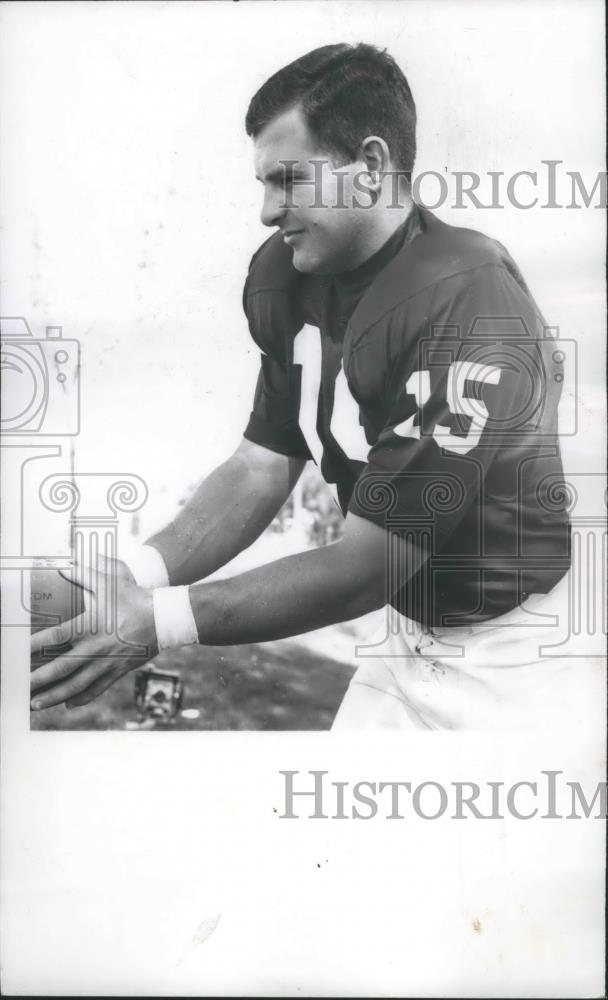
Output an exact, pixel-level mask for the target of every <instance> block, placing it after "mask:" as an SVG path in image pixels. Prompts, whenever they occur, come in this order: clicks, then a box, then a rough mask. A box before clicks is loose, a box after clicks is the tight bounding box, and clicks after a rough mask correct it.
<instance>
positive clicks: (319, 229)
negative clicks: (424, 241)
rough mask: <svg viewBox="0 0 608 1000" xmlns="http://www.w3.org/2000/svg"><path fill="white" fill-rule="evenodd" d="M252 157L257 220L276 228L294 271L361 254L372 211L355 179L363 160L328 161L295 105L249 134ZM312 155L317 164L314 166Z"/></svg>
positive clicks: (340, 267)
mask: <svg viewBox="0 0 608 1000" xmlns="http://www.w3.org/2000/svg"><path fill="white" fill-rule="evenodd" d="M254 159H255V168H256V177H257V178H258V180H260V181H261V182H262V183H263V185H264V204H263V207H262V213H261V219H262V222H263V223H264V225H265V226H277V227H278V228H279V229H280V231H281V233H282V234H283V239H284V240H285V243H286V244H287V245H288V246H290V247H291V249H292V250H293V263H294V267H296V268H297V270H298V271H309V272H313V273H315V274H340V273H341V272H344V271H350V270H352V268H354V267H356V266H357V264H359V263H360V262H361V260H364V259H365V256H366V251H365V244H366V235H367V233H368V231H369V229H370V223H371V216H372V215H373V211H372V210H371V209H370V208H369V207H368V206H369V205H370V201H371V199H370V197H369V195H368V194H367V193H366V192H365V191H364V190H363V187H362V184H361V180H360V178H361V177H362V176H365V174H364V172H365V164H364V162H363V161H360V162H355V163H350V164H347V165H346V166H341V167H339V168H338V167H333V166H332V164H331V162H330V156H329V154H328V153H326V152H324V151H323V150H320V149H319V147H318V145H317V143H316V140H315V139H314V137H313V136H312V135H311V134H310V132H309V130H308V127H307V125H306V122H305V121H304V118H303V116H302V113H301V112H300V110H299V109H298V108H294V109H292V110H290V111H286V112H284V113H283V114H281V115H278V116H277V117H276V118H274V119H273V120H272V121H271V122H270V123H269V124H268V125H267V126H266V127H265V128H264V129H262V131H261V132H260V133H259V134H258V135H257V136H256V138H255V140H254ZM315 160H316V161H323V166H322V167H321V165H320V164H318V163H317V166H316V167H315V165H314V163H313V162H311V161H315ZM285 161H288V166H287V167H286V166H285V165H284V164H285ZM294 161H295V162H294ZM355 178H359V180H357V181H356V182H355V183H357V184H358V185H359V187H358V188H355V187H354V186H353V182H354V181H355ZM355 202H358V203H359V206H366V207H357V205H356V204H355ZM338 206H339V207H338Z"/></svg>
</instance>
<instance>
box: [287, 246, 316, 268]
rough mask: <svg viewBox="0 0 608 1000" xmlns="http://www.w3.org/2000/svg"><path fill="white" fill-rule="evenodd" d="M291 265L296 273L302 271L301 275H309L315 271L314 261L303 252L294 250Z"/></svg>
mask: <svg viewBox="0 0 608 1000" xmlns="http://www.w3.org/2000/svg"><path fill="white" fill-rule="evenodd" d="M292 263H293V266H294V267H295V269H296V271H302V273H303V274H310V273H312V272H313V271H314V269H315V261H314V260H313V259H312V258H311V256H310V254H307V253H305V252H304V251H303V250H295V249H294V251H293V258H292Z"/></svg>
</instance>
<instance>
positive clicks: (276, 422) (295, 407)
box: [243, 238, 310, 459]
mask: <svg viewBox="0 0 608 1000" xmlns="http://www.w3.org/2000/svg"><path fill="white" fill-rule="evenodd" d="M281 249H282V248H281V247H280V246H277V245H276V242H275V241H274V240H273V239H272V238H271V240H270V241H268V243H266V244H264V246H263V247H262V248H261V250H260V251H258V253H257V254H256V255H255V257H254V258H253V261H252V263H251V266H250V269H249V274H248V276H247V281H246V283H245V289H244V293H243V307H244V309H245V314H246V316H247V322H248V324H249V331H250V333H251V336H252V338H253V340H254V341H255V343H256V344H257V345H258V347H260V348H261V350H262V354H261V358H260V369H259V374H258V380H257V385H256V389H255V394H254V399H253V408H252V412H251V415H250V418H249V422H248V424H247V427H246V428H245V432H244V436H245V437H246V438H247V440H249V441H253V442H254V443H255V444H259V445H261V446H262V447H264V448H269V449H270V450H271V451H276V452H278V453H279V454H281V455H289V456H293V457H294V458H302V459H308V458H310V452H309V450H308V447H307V445H306V442H305V440H304V436H303V434H302V431H301V430H300V427H299V423H298V417H299V408H300V379H301V374H300V369H299V366H297V365H294V363H293V341H294V337H295V335H296V333H297V331H298V321H297V319H296V316H295V313H294V309H293V307H292V296H291V294H290V280H291V277H292V276H291V274H290V272H289V270H288V269H287V262H286V261H284V260H283V259H282V258H279V259H278V260H277V256H278V255H279V254H280V253H281Z"/></svg>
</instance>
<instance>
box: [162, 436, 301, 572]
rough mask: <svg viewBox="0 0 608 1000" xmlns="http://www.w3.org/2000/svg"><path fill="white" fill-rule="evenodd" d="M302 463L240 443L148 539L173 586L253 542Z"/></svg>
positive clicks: (210, 569)
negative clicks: (159, 557) (162, 562)
mask: <svg viewBox="0 0 608 1000" xmlns="http://www.w3.org/2000/svg"><path fill="white" fill-rule="evenodd" d="M303 464H304V463H302V462H298V461H297V460H293V459H289V458H286V457H285V456H281V455H276V456H273V455H271V454H270V453H267V452H265V449H259V448H257V446H255V445H249V444H248V443H247V442H243V445H242V446H241V447H240V448H239V449H237V451H236V452H235V454H234V455H232V456H231V458H229V459H228V461H226V462H224V463H223V464H222V465H221V466H219V467H218V468H217V469H215V470H214V471H213V472H212V473H211V474H210V475H209V476H208V477H207V478H206V479H205V480H204V482H203V483H202V484H201V485H200V486H199V487H198V489H197V490H196V493H195V494H194V496H193V497H191V499H190V500H189V501H188V503H187V504H186V505H185V506H184V508H183V509H182V510H181V511H180V512H179V513H178V515H177V516H176V517H175V519H174V520H173V521H172V522H171V524H169V525H168V526H167V527H166V528H164V529H163V530H162V531H160V532H158V534H156V535H153V536H152V538H150V539H148V544H150V545H153V546H154V548H156V549H158V551H159V552H160V554H161V556H162V557H163V560H164V562H165V565H166V567H167V571H168V574H169V580H170V582H171V584H172V585H176V584H185V583H192V582H194V581H196V580H202V579H204V578H205V577H206V576H209V574H211V573H213V572H215V570H217V569H219V568H220V567H221V566H224V565H225V564H226V563H227V562H229V561H230V560H231V559H233V558H234V557H235V556H236V555H238V554H239V552H242V551H243V549H246V548H247V547H248V546H249V545H251V544H252V543H253V542H254V541H255V540H256V538H258V537H259V535H260V534H261V533H262V532H263V531H264V529H265V528H266V527H267V526H268V525H269V524H270V522H271V521H272V519H273V517H275V515H276V514H277V512H278V511H279V510H280V508H281V506H282V505H283V503H284V502H285V500H286V499H287V497H288V496H289V494H290V493H291V490H292V489H293V486H294V483H295V482H296V480H297V478H298V476H299V474H300V472H301V470H302V467H303Z"/></svg>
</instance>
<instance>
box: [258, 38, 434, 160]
mask: <svg viewBox="0 0 608 1000" xmlns="http://www.w3.org/2000/svg"><path fill="white" fill-rule="evenodd" d="M298 106H299V107H301V109H302V112H303V115H304V118H305V120H306V122H307V125H308V128H309V129H310V131H311V133H312V134H313V135H314V137H315V138H316V140H317V141H318V143H319V145H320V146H322V148H324V149H326V150H327V151H328V152H331V153H333V154H334V155H335V156H336V157H337V158H338V159H340V160H341V161H342V163H352V162H353V161H354V160H355V159H356V158H357V155H358V153H359V149H360V147H361V143H362V141H363V139H365V137H366V136H368V135H379V136H381V138H383V139H384V140H385V141H386V143H387V144H388V147H389V149H390V152H391V157H392V159H393V162H394V163H395V165H396V166H397V167H398V168H399V169H400V170H404V171H407V172H411V171H412V170H413V167H414V159H415V157H416V106H415V104H414V99H413V97H412V93H411V91H410V88H409V84H408V82H407V80H406V78H405V76H404V74H403V72H402V71H401V70H400V68H399V66H398V65H397V63H396V62H395V60H394V59H393V58H392V56H390V55H389V54H388V52H387V51H386V49H378V48H376V47H375V46H374V45H365V44H363V43H361V44H359V45H347V44H339V45H324V46H323V47H322V48H320V49H313V51H312V52H307V54H306V55H304V56H300V58H299V59H296V60H295V62H292V63H289V65H288V66H284V67H283V68H282V69H280V70H278V72H277V73H274V74H273V76H271V77H270V78H269V79H268V80H267V81H266V83H265V84H264V85H263V86H262V87H260V89H259V90H258V92H257V93H256V94H255V95H254V97H253V98H252V99H251V103H250V105H249V109H248V111H247V117H246V119H245V128H246V130H247V135H250V136H254V137H255V136H256V135H257V134H258V133H259V132H260V131H261V130H262V129H263V128H264V127H265V126H266V125H268V123H269V122H271V121H272V119H273V118H275V117H276V116H277V115H279V114H282V113H283V112H284V111H288V110H289V109H290V108H292V107H298Z"/></svg>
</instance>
